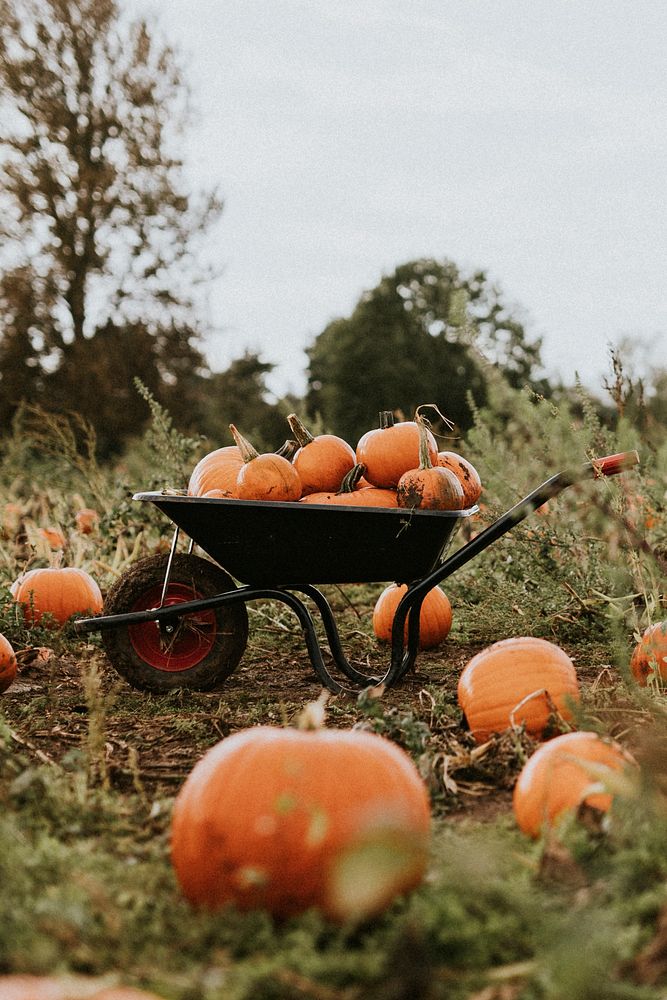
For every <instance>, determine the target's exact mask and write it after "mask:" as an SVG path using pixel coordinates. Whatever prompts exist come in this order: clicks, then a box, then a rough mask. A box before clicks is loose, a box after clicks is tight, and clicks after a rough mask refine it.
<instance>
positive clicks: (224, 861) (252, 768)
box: [171, 726, 430, 921]
mask: <svg viewBox="0 0 667 1000" xmlns="http://www.w3.org/2000/svg"><path fill="white" fill-rule="evenodd" d="M429 830H430V808H429V798H428V793H427V791H426V788H425V786H424V783H423V782H422V779H421V778H420V776H419V774H418V772H417V769H416V768H415V766H414V764H413V763H412V761H411V760H410V758H409V757H408V756H407V754H406V753H405V752H404V751H403V750H402V749H401V748H400V747H398V746H397V745H396V744H394V743H392V742H390V741H389V740H387V739H385V738H384V737H381V736H378V735H376V734H374V733H368V732H362V731H356V730H355V731H348V730H346V731H336V730H329V729H321V730H316V731H301V730H297V729H280V728H277V727H270V726H257V727H255V728H252V729H247V730H244V731H242V732H239V733H235V734H234V735H233V736H229V737H227V738H226V739H224V740H222V741H221V742H220V743H218V744H217V745H216V746H215V747H213V748H212V749H211V750H209V751H208V753H207V754H206V755H205V756H204V757H203V758H202V759H201V760H200V761H199V762H198V763H197V764H196V765H195V767H194V769H193V770H192V772H191V773H190V775H189V776H188V778H187V780H186V782H185V784H184V785H183V787H182V788H181V791H180V792H179V794H178V796H177V799H176V802H175V805H174V812H173V824H172V837H171V856H172V862H173V865H174V868H175V871H176V875H177V878H178V880H179V882H180V885H181V887H182V890H183V892H184V894H185V896H186V897H187V898H188V899H189V900H190V902H191V903H192V904H194V905H196V906H199V907H203V908H205V909H209V910H215V909H218V908H219V907H221V906H224V905H226V904H233V905H235V906H236V907H238V908H239V909H241V910H249V909H266V910H268V911H269V912H271V913H272V914H274V915H275V916H278V917H289V916H291V915H293V914H296V913H300V912H303V911H305V910H307V909H309V908H310V907H317V908H319V909H320V910H321V911H323V912H324V913H325V914H326V915H327V916H328V917H329V918H330V919H332V920H334V921H343V920H346V919H348V918H350V917H354V918H359V917H367V916H371V915H373V914H375V913H379V912H381V911H382V910H383V909H385V908H386V907H387V906H388V905H389V903H390V902H391V900H392V899H393V898H394V897H395V896H396V895H399V894H401V893H404V892H407V891H408V890H410V889H413V888H414V887H415V886H417V885H418V884H419V882H420V881H421V879H422V877H423V874H424V870H425V867H426V860H427V852H428V841H429ZM378 857H379V858H381V866H380V868H381V876H380V877H373V876H372V872H371V870H370V868H368V869H367V870H366V874H364V870H363V869H364V864H365V863H366V862H373V864H374V867H375V868H376V871H375V876H377V875H378V871H377V861H378ZM358 866H361V868H362V871H361V873H360V876H361V877H360V878H359V877H357V875H356V874H355V873H356V872H357V869H358ZM351 877H352V878H353V879H354V881H353V884H352V886H351V885H350V878H351Z"/></svg>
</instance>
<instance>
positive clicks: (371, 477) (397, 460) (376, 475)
mask: <svg viewBox="0 0 667 1000" xmlns="http://www.w3.org/2000/svg"><path fill="white" fill-rule="evenodd" d="M427 437H428V450H429V456H430V459H431V462H432V463H433V465H435V464H436V462H437V459H438V446H437V444H436V441H435V438H434V437H433V435H432V434H431V432H430V431H428V435H427ZM356 460H357V462H361V463H363V465H365V466H366V472H365V478H366V479H367V480H368V482H369V483H372V484H373V486H380V487H383V488H384V489H396V487H397V486H398V481H399V479H400V478H401V476H402V475H403V473H405V472H407V471H408V470H409V469H416V468H418V467H419V427H418V426H417V424H416V422H415V421H414V420H406V421H404V422H403V423H399V424H393V425H392V426H391V427H383V428H381V427H376V428H374V429H373V430H370V431H366V433H365V434H364V435H362V437H361V438H359V442H358V443H357V447H356Z"/></svg>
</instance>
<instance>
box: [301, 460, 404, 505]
mask: <svg viewBox="0 0 667 1000" xmlns="http://www.w3.org/2000/svg"><path fill="white" fill-rule="evenodd" d="M364 469H365V466H363V465H359V464H357V465H353V466H352V468H351V469H350V471H349V472H348V473H347V475H346V476H344V478H343V481H342V483H341V484H340V489H339V490H338V491H337V492H336V493H309V494H308V495H307V496H305V497H301V503H324V504H335V505H336V504H337V505H339V506H343V507H398V500H397V498H396V491H395V490H383V489H380V488H379V487H377V486H370V485H368V483H366V485H365V486H363V487H361V488H360V487H359V483H360V482H361V481H362V480H363V473H364Z"/></svg>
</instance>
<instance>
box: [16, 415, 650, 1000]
mask: <svg viewBox="0 0 667 1000" xmlns="http://www.w3.org/2000/svg"><path fill="white" fill-rule="evenodd" d="M289 425H290V429H291V431H292V433H293V435H294V441H293V443H291V444H290V445H289V446H288V447H287V448H283V449H281V451H282V453H269V454H258V452H257V451H256V450H255V449H254V448H253V446H252V445H251V444H250V443H249V442H248V441H247V439H246V438H244V437H243V436H242V435H241V434H240V433H239V431H238V430H237V428H236V427H235V426H234V425H232V426H231V431H232V435H233V438H234V441H235V443H234V445H231V446H229V447H225V448H219V449H217V450H215V451H213V452H211V453H210V454H208V455H206V456H205V457H204V458H203V459H202V460H201V461H200V462H199V463H198V464H197V465H196V467H195V468H194V470H193V472H192V475H191V476H190V480H189V484H188V493H189V494H190V495H193V496H201V497H234V498H237V499H252V500H258V499H259V500H265V501H266V500H269V501H271V500H274V501H282V502H286V501H287V502H292V501H294V502H300V503H313V502H315V503H320V504H352V505H371V506H378V505H388V506H403V507H406V508H414V507H422V508H423V507H431V508H434V509H445V510H447V509H448V510H460V509H466V508H469V507H471V506H473V505H474V504H475V503H476V501H477V499H478V498H479V496H480V493H481V483H480V477H479V475H478V474H477V471H476V470H475V469H474V467H473V466H472V465H471V463H470V462H468V461H466V459H465V458H463V457H462V456H460V455H458V454H456V453H453V452H439V451H438V448H437V444H436V441H435V438H434V437H433V435H432V433H431V431H430V428H429V425H428V422H427V420H426V419H425V418H424V417H423V416H422V414H421V412H420V411H419V410H418V411H417V413H416V414H415V419H414V420H413V421H403V422H399V423H395V422H394V421H393V418H392V415H391V414H390V413H383V414H382V415H381V420H380V426H379V427H378V428H375V429H373V430H370V431H368V432H367V433H366V434H365V435H363V436H362V438H361V439H360V441H359V443H358V445H357V447H356V449H353V448H352V447H351V446H350V445H349V444H347V442H345V441H343V440H342V439H341V438H338V437H336V436H335V435H329V434H321V435H316V436H314V435H312V434H311V433H310V432H309V431H308V430H307V429H306V427H305V426H304V424H303V423H302V422H301V421H300V420H299V418H298V417H297V416H296V415H295V414H291V415H290V418H289ZM388 589H389V588H388ZM434 592H437V593H440V594H441V596H442V598H444V600H445V601H446V600H447V599H446V597H445V595H444V594H442V592H441V591H440V590H439V588H435V591H434ZM15 596H16V599H17V600H19V601H21V600H22V599H23V598H22V592H21V590H20V589H19V588H17V589H16V592H15ZM32 596H33V602H32V605H31V607H32V609H33V613H34V607H35V601H34V594H33V595H32ZM398 598H400V592H399V593H398V595H397V596H396V598H395V600H396V603H397V601H398ZM95 600H97V598H95ZM385 600H386V598H385ZM27 607H28V604H27V602H26V608H27ZM88 607H91V605H89V606H87V608H88ZM447 607H448V602H447ZM87 608H86V609H87ZM76 610H84V608H80V609H76ZM92 610H97V609H96V608H95V606H94V605H92ZM422 614H424V615H425V616H426V618H428V615H429V607H428V605H427V604H426V602H425V604H424V606H423V609H422ZM445 620H446V625H445V627H444V634H445V635H446V633H447V631H448V630H449V625H450V624H451V610H450V609H448V611H447V614H446V615H445ZM373 624H374V628H375V630H376V634H377V635H378V636H381V637H382V638H389V636H390V626H391V611H388V612H386V613H385V609H384V608H383V601H382V598H381V599H380V601H379V602H378V607H376V609H375V614H374V618H373ZM429 636H430V632H429V628H428V623H427V622H426V621H425V623H424V626H423V627H422V637H423V638H422V641H425V642H426V643H429V642H431V641H432V640H431V638H429ZM440 636H441V637H442V629H441V632H440ZM436 641H439V639H438V640H436ZM632 671H633V673H634V675H635V677H636V678H637V680H638V681H639V682H640V683H642V684H645V683H646V681H647V676H648V675H649V674H650V673H651V672H654V673H658V674H661V673H663V671H664V674H665V676H666V677H667V623H661V624H660V625H657V626H653V628H652V629H649V630H647V632H646V633H645V635H644V636H643V637H642V639H641V641H640V642H639V643H638V645H637V647H636V649H635V652H634V655H633V658H632ZM15 673H16V657H15V656H14V653H13V650H12V649H11V646H10V644H9V643H8V641H7V640H6V639H4V638H3V639H2V640H1V641H0V690H2V689H5V690H6V689H7V688H8V687H9V685H10V684H11V681H12V679H13V677H14V676H15ZM458 700H459V705H460V708H461V711H462V713H463V715H464V716H465V718H466V720H467V723H468V726H469V729H470V731H471V733H472V736H473V738H474V739H475V741H477V743H478V744H480V745H482V744H484V743H485V742H486V741H488V740H490V739H492V738H493V737H494V734H497V733H501V732H503V731H505V730H507V729H508V728H510V727H512V726H518V727H523V728H524V729H525V730H526V731H527V732H528V733H529V734H531V735H532V736H533V737H534V738H535V739H537V740H544V742H541V744H540V746H539V747H538V749H537V750H536V752H535V753H534V754H533V755H532V756H531V757H530V759H529V760H528V762H527V763H526V765H525V767H524V768H523V771H522V772H521V774H520V776H519V778H518V781H517V783H516V786H515V791H514V811H515V817H516V820H517V823H518V825H519V827H520V829H521V830H523V831H524V832H525V833H526V834H527V835H528V836H531V837H539V836H540V835H542V834H543V833H544V831H545V830H546V829H549V828H552V827H553V826H554V825H555V824H557V823H558V822H559V820H560V819H561V818H562V817H563V816H564V815H567V814H570V813H572V811H574V810H576V809H577V807H579V806H580V805H581V804H582V802H585V803H586V805H587V806H589V807H590V808H593V809H597V810H599V811H600V812H604V811H606V810H607V809H608V808H609V806H610V804H611V801H612V797H613V789H614V776H618V775H619V774H620V773H621V772H623V771H624V770H625V769H627V768H630V769H632V768H634V767H635V766H636V765H635V764H634V762H633V761H632V758H631V757H630V756H629V754H628V753H627V752H626V751H625V749H624V748H623V747H622V746H621V745H619V744H618V743H614V742H610V741H607V740H605V739H602V738H601V737H599V736H598V735H596V734H595V733H592V732H578V731H569V732H565V733H562V734H561V735H558V736H555V737H553V738H550V739H547V738H546V737H547V736H549V735H550V730H549V725H550V723H551V722H552V721H553V719H554V717H555V718H558V717H560V719H561V720H563V721H564V722H565V723H566V726H565V728H571V727H570V726H569V725H568V724H569V723H571V722H572V719H573V713H574V709H575V706H576V703H577V701H578V700H579V687H578V681H577V675H576V671H575V667H574V664H573V662H572V660H571V659H570V657H569V656H568V655H567V654H566V653H565V652H564V651H563V650H562V649H560V648H559V647H558V646H557V645H555V644H554V643H551V642H548V641H546V640H544V639H539V638H534V637H530V636H524V637H518V638H510V639H504V640H501V641H499V642H496V643H494V644H493V645H492V646H490V647H488V648H487V649H485V650H482V651H481V652H480V653H478V654H477V655H476V656H474V657H473V658H472V659H471V660H470V661H469V662H468V664H467V665H466V667H465V668H464V670H463V672H462V674H461V676H460V678H459V683H458ZM323 722H324V700H323V699H321V700H320V701H318V702H315V703H313V704H312V705H310V706H307V708H306V709H305V710H304V713H302V719H301V725H300V726H298V727H286V728H279V727H274V726H256V727H253V728H251V729H248V730H244V731H241V732H237V733H235V734H233V735H231V736H229V737H227V738H225V739H224V740H222V741H221V742H220V743H218V744H217V745H216V746H214V747H212V748H211V749H210V750H209V751H208V753H206V754H205V755H204V757H203V758H202V759H201V760H200V761H199V762H197V763H196V765H195V766H194V768H193V770H192V771H191V773H190V775H189V777H188V778H187V779H186V781H185V783H184V785H183V786H182V788H181V790H180V792H179V794H178V796H177V799H176V802H175V806H174V812H173V824H172V838H171V858H172V862H173V866H174V870H175V873H176V876H177V880H178V882H179V885H180V887H181V889H182V891H183V893H184V895H185V897H186V898H187V899H188V900H189V901H190V902H191V903H192V904H193V905H195V906H197V907H202V908H205V909H211V910H215V909H217V908H219V907H221V906H224V905H227V904H233V905H235V906H237V907H238V908H240V909H250V908H265V909H267V910H268V911H269V912H271V913H272V914H274V915H275V916H277V917H281V918H282V917H289V916H292V915H294V914H298V913H301V912H303V911H305V910H306V909H308V908H310V907H317V908H318V909H320V910H321V911H322V912H323V913H324V914H325V915H326V916H327V917H328V918H329V919H330V920H332V921H333V922H347V921H360V920H367V919H369V918H371V917H373V916H375V915H377V914H379V913H381V912H383V911H384V910H385V909H386V908H387V907H388V906H389V905H390V903H391V902H392V901H393V900H394V899H395V898H396V897H397V896H399V895H402V894H405V893H406V892H408V891H411V890H413V889H414V888H416V887H417V886H418V885H419V884H420V883H421V881H422V879H423V876H424V873H425V870H426V867H427V862H428V854H429V843H430V828H431V811H430V803H429V794H428V790H427V787H426V785H425V782H424V781H423V779H422V777H421V776H420V774H419V771H418V769H417V767H416V765H415V764H414V763H413V761H412V760H411V758H410V757H409V756H408V755H407V753H405V752H404V751H403V750H402V749H401V748H400V747H398V746H397V745H396V744H394V743H393V742H391V741H390V740H388V739H386V738H384V737H381V736H379V735H376V734H373V733H369V732H364V731H360V730H349V731H342V730H336V729H327V728H326V727H325V726H324V725H323ZM616 780H617V781H618V777H617V778H616ZM18 996H19V994H17V997H18Z"/></svg>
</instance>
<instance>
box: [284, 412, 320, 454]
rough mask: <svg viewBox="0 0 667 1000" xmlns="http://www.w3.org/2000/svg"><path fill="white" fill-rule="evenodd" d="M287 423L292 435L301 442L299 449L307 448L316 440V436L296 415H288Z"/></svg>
mask: <svg viewBox="0 0 667 1000" xmlns="http://www.w3.org/2000/svg"><path fill="white" fill-rule="evenodd" d="M287 423H288V424H289V426H290V430H291V432H292V434H293V435H294V437H295V438H296V439H297V441H298V442H299V447H301V448H305V447H306V445H307V444H312V442H313V441H314V440H315V438H314V436H313V435H312V434H311V433H310V431H309V430H308V428H307V427H306V425H305V424H304V423H303V421H302V420H300V419H299V417H297V415H296V413H290V414H289V415H288V417H287Z"/></svg>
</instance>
